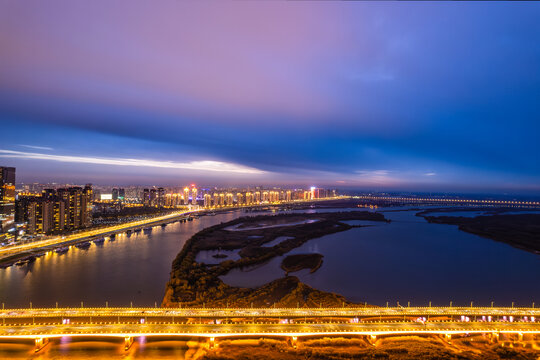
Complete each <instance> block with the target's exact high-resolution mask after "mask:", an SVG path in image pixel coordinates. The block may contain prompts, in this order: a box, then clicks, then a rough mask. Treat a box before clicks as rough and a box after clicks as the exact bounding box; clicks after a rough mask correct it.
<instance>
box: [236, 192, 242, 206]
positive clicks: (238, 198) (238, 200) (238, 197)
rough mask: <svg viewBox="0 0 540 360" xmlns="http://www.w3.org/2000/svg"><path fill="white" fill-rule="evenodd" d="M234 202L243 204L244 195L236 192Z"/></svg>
mask: <svg viewBox="0 0 540 360" xmlns="http://www.w3.org/2000/svg"><path fill="white" fill-rule="evenodd" d="M236 203H237V204H238V205H243V204H244V195H243V194H242V193H238V194H236Z"/></svg>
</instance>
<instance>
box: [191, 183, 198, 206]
mask: <svg viewBox="0 0 540 360" xmlns="http://www.w3.org/2000/svg"><path fill="white" fill-rule="evenodd" d="M191 203H192V204H193V205H197V188H196V187H195V186H194V187H193V188H192V189H191Z"/></svg>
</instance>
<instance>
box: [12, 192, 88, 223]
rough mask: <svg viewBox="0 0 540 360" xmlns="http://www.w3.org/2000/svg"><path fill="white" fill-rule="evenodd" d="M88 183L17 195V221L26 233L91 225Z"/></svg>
mask: <svg viewBox="0 0 540 360" xmlns="http://www.w3.org/2000/svg"><path fill="white" fill-rule="evenodd" d="M92 197H93V191H92V186H91V185H86V186H85V187H84V188H81V187H70V188H62V189H58V190H54V189H45V190H43V192H42V194H41V195H29V196H27V195H19V198H18V199H17V202H16V204H17V206H16V207H17V211H16V213H17V222H18V223H23V222H24V223H26V232H27V233H28V234H60V233H63V232H65V231H72V230H77V229H81V228H87V227H89V226H91V225H92Z"/></svg>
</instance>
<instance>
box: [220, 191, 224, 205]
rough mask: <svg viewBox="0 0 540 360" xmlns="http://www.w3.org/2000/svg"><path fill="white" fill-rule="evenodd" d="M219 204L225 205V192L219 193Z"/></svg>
mask: <svg viewBox="0 0 540 360" xmlns="http://www.w3.org/2000/svg"><path fill="white" fill-rule="evenodd" d="M219 206H225V194H224V193H220V194H219Z"/></svg>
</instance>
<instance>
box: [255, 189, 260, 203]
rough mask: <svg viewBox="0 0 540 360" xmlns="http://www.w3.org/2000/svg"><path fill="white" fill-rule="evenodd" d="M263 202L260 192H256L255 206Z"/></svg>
mask: <svg viewBox="0 0 540 360" xmlns="http://www.w3.org/2000/svg"><path fill="white" fill-rule="evenodd" d="M260 202H261V193H260V191H255V204H258V203H260Z"/></svg>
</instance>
